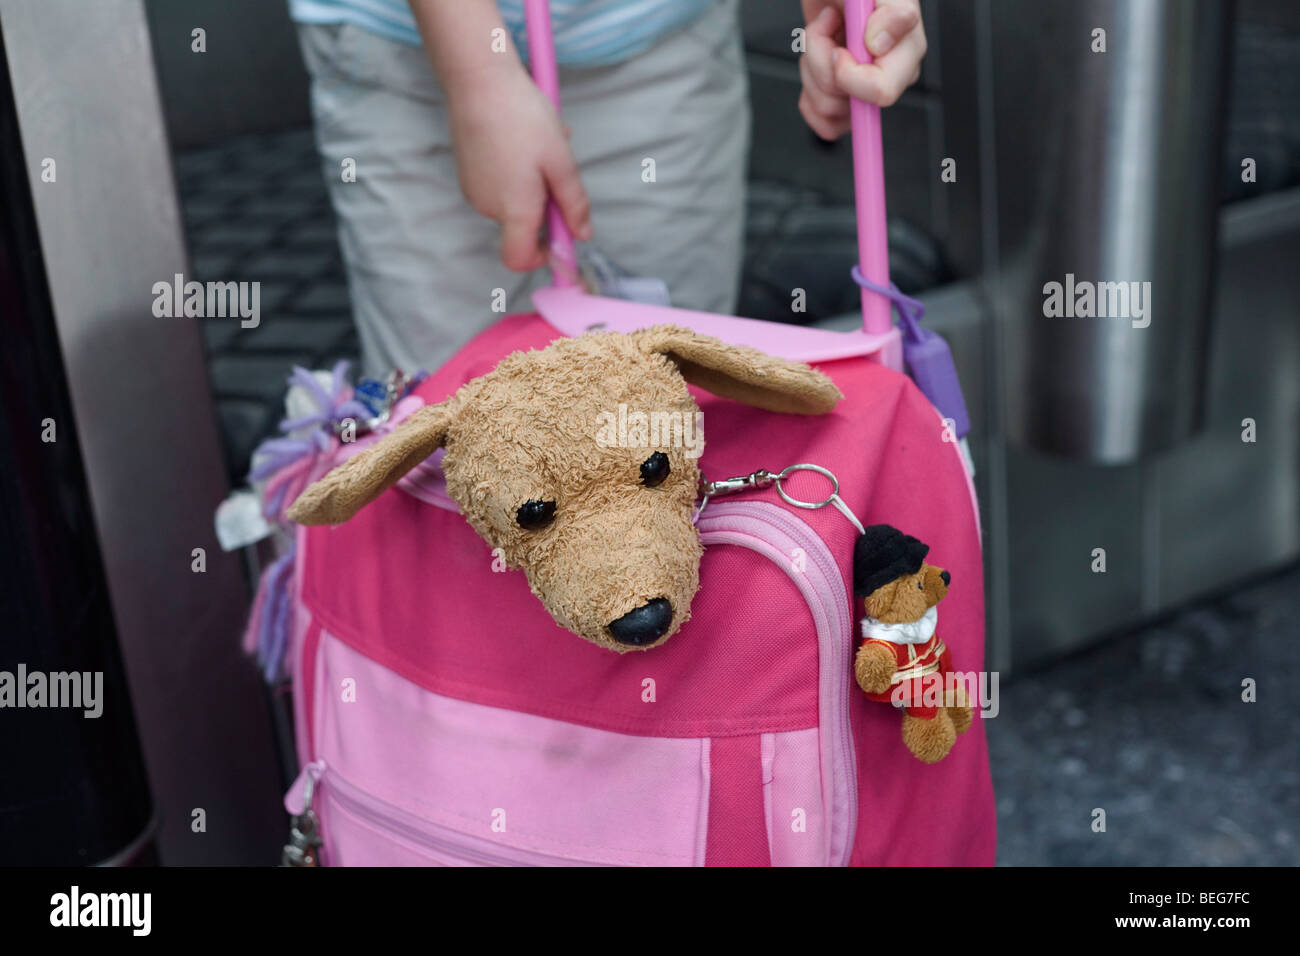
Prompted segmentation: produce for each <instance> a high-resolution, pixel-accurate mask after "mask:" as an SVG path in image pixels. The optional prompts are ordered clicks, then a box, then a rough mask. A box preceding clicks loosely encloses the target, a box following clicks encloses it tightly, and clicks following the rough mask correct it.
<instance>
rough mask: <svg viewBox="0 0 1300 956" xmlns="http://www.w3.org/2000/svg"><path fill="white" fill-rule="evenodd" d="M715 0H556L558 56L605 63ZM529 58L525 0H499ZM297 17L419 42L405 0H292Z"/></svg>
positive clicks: (649, 42)
mask: <svg viewBox="0 0 1300 956" xmlns="http://www.w3.org/2000/svg"><path fill="white" fill-rule="evenodd" d="M712 2H713V0H551V26H552V30H553V32H554V34H555V57H556V59H557V60H558V61H559V62H560V63H561V64H563V65H565V66H606V65H609V64H611V63H619V62H622V61H623V60H626V59H628V58H629V57H632V56H635V55H636V54H638V53H641V52H642V51H644V50H647V49H649V48H650V47H651V46H653V45H654V44H655V42H656V41H657V40H659V39H660V38H661V37H664V36H667V35H668V34H669V33H672V32H673V31H675V30H679V29H681V28H682V27H684V26H686V25H688V24H690V23H692V22H693V21H694V20H696V19H697V18H698V17H699V16H700V15H701V14H702V13H704V11H705V10H707V9H708V8H709V6H710V5H711V4H712ZM497 6H498V7H500V9H501V18H502V20H504V21H505V25H506V29H508V30H509V31H510V33H511V35H512V37H513V38H514V41H515V46H516V47H517V48H518V50H519V53H520V55H521V56H523V57H524V58H525V59H527V54H528V43H527V41H526V39H525V32H524V2H523V0H497ZM289 15H290V16H291V17H292V18H293V20H294V21H295V22H296V23H350V24H353V25H355V26H359V27H362V28H364V29H366V30H370V31H371V32H373V33H377V34H379V35H380V36H384V37H387V38H389V39H390V40H398V41H400V42H402V43H409V44H412V45H413V46H419V45H420V34H419V31H418V30H417V29H416V26H415V18H414V17H413V16H412V15H411V8H410V6H408V4H407V2H406V0H289Z"/></svg>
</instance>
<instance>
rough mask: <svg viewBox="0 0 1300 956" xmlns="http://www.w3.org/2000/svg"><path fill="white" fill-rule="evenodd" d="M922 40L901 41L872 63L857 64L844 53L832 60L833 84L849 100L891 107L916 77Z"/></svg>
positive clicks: (922, 49) (841, 52) (922, 46)
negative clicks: (856, 99) (846, 95)
mask: <svg viewBox="0 0 1300 956" xmlns="http://www.w3.org/2000/svg"><path fill="white" fill-rule="evenodd" d="M924 53H925V40H924V38H921V39H920V40H919V42H918V41H917V40H915V39H913V36H912V35H909V36H908V37H907V38H905V39H904V40H903V42H902V44H901V45H900V46H897V47H895V48H894V49H893V51H892V52H891V53H890V54H889V55H888V56H882V57H880V59H879V60H878V61H877V62H875V63H858V62H857V61H856V60H854V59H853V56H852V54H850V53H849V51H848V50H840V51H838V52H837V53H836V56H835V83H836V85H837V86H838V87H839V88H840V89H841V90H843V91H844V92H845V93H847V94H848V95H849V96H854V97H857V98H858V99H860V100H866V101H867V102H868V103H874V104H876V105H877V106H893V105H894V104H895V103H896V102H898V98H899V97H900V96H902V95H903V91H904V90H906V89H907V88H908V87H909V86H911V85H912V82H913V80H914V79H915V78H916V76H917V70H918V68H919V66H920V62H921V57H922V55H924Z"/></svg>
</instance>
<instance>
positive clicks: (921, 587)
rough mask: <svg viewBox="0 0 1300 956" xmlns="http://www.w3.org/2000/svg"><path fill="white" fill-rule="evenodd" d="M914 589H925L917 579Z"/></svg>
mask: <svg viewBox="0 0 1300 956" xmlns="http://www.w3.org/2000/svg"><path fill="white" fill-rule="evenodd" d="M916 589H917V590H918V591H924V590H925V585H924V584H922V583H921V582H920V581H917V582H916Z"/></svg>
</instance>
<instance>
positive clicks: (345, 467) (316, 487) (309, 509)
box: [288, 399, 455, 524]
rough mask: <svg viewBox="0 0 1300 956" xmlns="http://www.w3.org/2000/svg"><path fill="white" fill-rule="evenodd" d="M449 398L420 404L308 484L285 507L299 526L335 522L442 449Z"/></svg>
mask: <svg viewBox="0 0 1300 956" xmlns="http://www.w3.org/2000/svg"><path fill="white" fill-rule="evenodd" d="M454 401H455V399H448V400H447V401H445V402H441V403H439V404H437V405H426V406H425V407H424V408H421V409H420V410H419V411H417V412H413V413H412V414H411V416H410V417H409V418H408V419H406V421H404V422H402V424H400V425H398V426H397V428H395V429H393V433H392V434H391V435H388V436H387V437H385V438H383V439H381V440H380V441H379V442H377V443H376V444H375V445H373V446H371V447H370V448H367V449H366V450H365V451H363V452H361V453H360V454H358V455H354V456H353V457H352V458H349V459H348V460H347V461H345V462H344V463H343V464H341V465H339V466H338V467H337V468H335V469H334V470H333V471H331V472H330V473H329V474H327V475H325V477H323V478H321V479H320V480H319V481H317V482H315V483H313V484H312V485H310V486H309V487H308V488H307V489H306V490H305V491H304V492H303V493H302V494H301V495H299V496H298V500H297V501H295V502H294V503H293V507H292V508H290V509H289V512H288V514H289V518H290V520H293V521H296V522H298V523H299V524H341V523H343V522H344V521H347V520H348V519H349V518H351V517H352V516H353V515H354V514H356V513H357V512H358V511H360V510H361V509H362V508H363V507H364V506H366V505H368V504H370V502H372V501H374V500H375V499H376V498H378V497H379V496H380V495H381V494H382V493H383V492H385V491H387V490H388V489H389V488H391V487H392V486H393V485H395V484H397V482H398V481H400V480H401V478H402V476H403V475H405V474H406V473H407V472H408V471H410V470H411V469H412V468H414V467H415V466H416V465H418V464H419V463H420V462H422V461H424V459H426V458H428V457H429V456H430V455H432V454H433V453H434V452H435V451H437V450H438V449H439V448H441V447H442V445H443V443H444V442H445V441H446V440H447V430H448V428H450V427H451V423H452V420H453V419H454V418H455V410H454V408H453V407H452V405H453V402H454Z"/></svg>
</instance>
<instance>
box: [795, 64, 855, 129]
mask: <svg viewBox="0 0 1300 956" xmlns="http://www.w3.org/2000/svg"><path fill="white" fill-rule="evenodd" d="M831 60H832V58H831V57H827V61H828V62H831ZM812 69H813V67H812V61H811V60H809V58H808V57H806V56H804V57H800V58H799V78H800V79H801V80H802V83H803V95H802V96H801V97H800V98H799V99H800V103H801V106H800V109H803V106H802V104H803V102H804V101H805V100H806V101H807V105H808V107H809V108H810V109H812V110H813V111H814V112H816V113H819V114H821V115H823V116H826V117H836V116H840V115H844V116H847V115H848V112H849V98H848V97H847V96H845V95H844V93H843V91H842V90H840V89H839V88H838V87H836V86H835V74H834V73H833V72H832V73H831V74H830V78H831V86H830V87H829V88H827V87H824V86H822V85H821V84H820V83H818V82H817V81H816V80H814V79H813V78H812Z"/></svg>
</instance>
